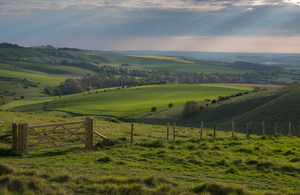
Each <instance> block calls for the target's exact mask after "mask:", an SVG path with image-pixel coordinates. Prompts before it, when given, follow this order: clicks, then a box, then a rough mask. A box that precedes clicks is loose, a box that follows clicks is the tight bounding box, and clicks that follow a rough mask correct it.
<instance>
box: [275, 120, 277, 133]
mask: <svg viewBox="0 0 300 195" xmlns="http://www.w3.org/2000/svg"><path fill="white" fill-rule="evenodd" d="M276 134H277V122H275V124H274V135H276Z"/></svg>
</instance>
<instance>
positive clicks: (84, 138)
mask: <svg viewBox="0 0 300 195" xmlns="http://www.w3.org/2000/svg"><path fill="white" fill-rule="evenodd" d="M93 121H94V119H93V118H92V117H86V118H85V120H83V121H75V122H65V123H55V124H46V125H33V126H30V125H28V124H27V123H22V124H18V125H17V124H15V123H13V124H12V140H13V149H14V150H15V151H17V152H18V153H19V154H25V155H28V154H29V152H31V151H34V150H40V149H50V148H61V147H67V146H74V145H77V146H81V147H82V146H83V145H84V147H85V148H91V147H93ZM98 134H99V133H98ZM100 135H101V134H99V136H100ZM101 136H103V135H101ZM103 137H104V138H105V136H103Z"/></svg>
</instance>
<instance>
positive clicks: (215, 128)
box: [214, 123, 217, 138]
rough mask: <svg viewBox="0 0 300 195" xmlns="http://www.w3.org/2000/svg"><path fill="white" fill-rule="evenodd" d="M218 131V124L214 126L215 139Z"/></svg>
mask: <svg viewBox="0 0 300 195" xmlns="http://www.w3.org/2000/svg"><path fill="white" fill-rule="evenodd" d="M216 131H217V124H216V123H215V124H214V138H215V137H216Z"/></svg>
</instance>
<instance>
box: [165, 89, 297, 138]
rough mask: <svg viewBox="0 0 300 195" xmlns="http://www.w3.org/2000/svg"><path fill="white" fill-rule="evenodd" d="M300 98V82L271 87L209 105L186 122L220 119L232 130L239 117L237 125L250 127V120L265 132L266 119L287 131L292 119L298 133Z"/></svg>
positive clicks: (272, 125)
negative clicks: (232, 124) (263, 125)
mask: <svg viewBox="0 0 300 195" xmlns="http://www.w3.org/2000/svg"><path fill="white" fill-rule="evenodd" d="M299 99H300V84H296V85H291V86H288V87H284V88H280V89H271V90H268V91H263V92H258V93H252V94H248V95H244V96H241V97H236V98H232V99H229V100H226V101H223V102H219V103H217V104H215V105H212V106H209V107H206V108H205V109H204V110H202V111H201V112H200V113H199V114H197V115H196V116H195V117H193V118H191V119H187V120H185V121H184V123H185V124H198V125H199V124H200V122H201V121H206V122H207V123H210V124H212V123H213V122H217V123H218V124H220V125H221V126H226V127H227V129H231V120H235V121H236V124H238V123H241V124H243V125H244V127H246V123H248V122H249V121H253V123H255V128H256V130H260V131H261V129H262V122H263V121H265V122H266V123H268V124H267V126H268V129H269V130H271V129H274V123H275V122H278V125H279V127H278V128H279V129H281V130H282V131H283V132H281V133H287V129H288V122H292V131H293V133H296V132H297V130H298V126H299V125H300V120H299V117H298V116H299V115H300V103H299ZM166 114H167V113H166ZM173 114H174V113H173ZM179 114H180V113H177V116H178V115H179ZM175 115H176V114H175ZM244 129H245V128H244Z"/></svg>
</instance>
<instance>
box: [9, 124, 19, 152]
mask: <svg viewBox="0 0 300 195" xmlns="http://www.w3.org/2000/svg"><path fill="white" fill-rule="evenodd" d="M11 129H12V148H13V151H15V152H18V126H17V124H16V123H13V124H12V125H11Z"/></svg>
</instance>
